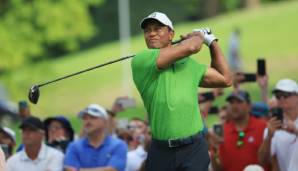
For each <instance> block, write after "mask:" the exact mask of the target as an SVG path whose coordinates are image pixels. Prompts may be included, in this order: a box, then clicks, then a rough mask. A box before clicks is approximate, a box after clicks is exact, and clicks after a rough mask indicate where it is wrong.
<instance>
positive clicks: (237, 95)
mask: <svg viewBox="0 0 298 171" xmlns="http://www.w3.org/2000/svg"><path fill="white" fill-rule="evenodd" d="M232 99H238V100H240V101H243V102H247V103H250V96H249V94H248V92H247V91H244V90H239V91H235V92H232V93H231V94H230V95H229V96H228V97H227V98H226V101H230V100H232Z"/></svg>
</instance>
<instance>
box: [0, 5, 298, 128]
mask: <svg viewBox="0 0 298 171" xmlns="http://www.w3.org/2000/svg"><path fill="white" fill-rule="evenodd" d="M154 11H160V12H164V13H166V14H167V15H168V16H169V18H170V19H171V20H172V21H173V23H174V27H175V34H176V35H175V39H179V36H180V35H181V34H185V33H189V32H191V31H192V30H193V29H195V28H201V27H210V28H212V30H213V32H214V34H215V35H216V36H217V37H218V38H219V43H220V45H221V47H222V50H223V51H224V53H225V54H226V55H227V54H228V46H229V39H230V36H231V34H232V32H233V31H234V30H235V28H237V29H239V30H240V31H241V35H240V39H239V40H240V53H241V58H242V60H243V71H245V72H250V73H255V72H256V70H257V69H256V61H257V59H258V58H264V59H266V62H267V63H266V66H267V74H268V77H269V89H270V91H271V90H272V88H273V86H274V84H275V83H276V82H277V80H279V79H281V78H291V79H294V80H296V81H297V73H298V67H297V64H296V62H297V59H298V34H297V30H298V22H297V21H298V20H297V17H298V1H295V0H162V1H160V0H150V1H145V0H118V1H116V0H109V1H108V0H59V1H57V0H43V1H34V0H0V104H1V105H0V106H1V117H3V116H4V115H6V114H7V113H8V114H9V115H10V116H17V114H18V103H19V101H22V100H27V96H28V90H29V88H30V87H31V86H32V85H34V84H39V83H43V82H46V81H49V80H53V79H55V78H57V77H60V76H64V75H66V74H70V73H73V72H77V71H80V70H82V69H85V68H88V67H91V66H95V65H98V64H101V63H104V62H107V61H110V60H113V59H117V58H119V57H122V56H127V55H130V54H135V53H137V52H138V51H140V50H142V49H145V48H146V46H145V42H144V40H143V35H142V30H141V29H140V26H139V23H140V20H141V19H142V18H144V17H145V16H147V15H148V14H150V13H152V12H154ZM194 59H196V60H197V61H198V62H200V63H203V64H207V65H208V64H209V62H210V57H209V51H208V48H206V47H204V48H203V50H202V51H201V52H200V53H198V54H197V55H195V56H194ZM243 87H244V88H245V89H247V90H248V91H249V92H250V93H251V95H252V98H253V100H255V101H258V100H260V98H261V97H260V95H259V88H258V86H257V84H256V83H249V84H245V85H243ZM40 91H41V96H40V99H39V102H38V104H37V105H33V104H29V106H30V110H31V113H32V114H34V115H36V116H39V117H41V118H45V117H49V116H54V115H65V116H67V117H69V118H71V121H72V123H73V124H74V127H75V129H76V130H79V128H76V125H78V124H77V122H79V121H78V120H77V113H78V111H79V110H81V109H82V108H84V107H85V106H87V105H89V104H90V103H98V104H101V105H103V106H105V107H106V108H111V106H112V104H113V102H114V100H115V99H116V98H117V97H119V96H129V97H133V98H135V99H136V104H137V105H136V107H135V108H129V109H127V110H125V111H124V112H121V113H120V114H119V116H118V117H119V118H130V117H133V116H138V117H141V118H144V117H145V116H146V115H145V114H146V111H145V109H144V107H143V104H142V101H141V99H140V96H139V94H138V92H137V90H136V88H135V86H134V85H133V83H132V77H131V73H130V60H126V61H122V62H120V63H116V64H113V65H109V66H107V67H104V68H100V69H97V70H94V71H90V72H88V73H85V74H82V75H79V76H76V77H72V78H69V79H67V80H63V81H60V82H57V83H55V84H52V85H49V86H45V87H43V88H41V89H40ZM201 91H202V92H204V91H208V90H204V89H203V90H201ZM229 91H231V88H230V89H225V91H224V92H225V93H226V92H229ZM27 101H28V100H27ZM223 101H224V97H220V98H218V99H216V101H215V104H216V105H217V106H221V105H222V104H223ZM28 103H29V102H28ZM2 109H3V111H2ZM9 118H10V119H9ZM9 118H8V119H3V120H2V123H1V124H2V125H13V126H14V125H17V124H16V123H17V122H15V121H14V119H13V118H14V117H9ZM209 122H212V118H211V121H209Z"/></svg>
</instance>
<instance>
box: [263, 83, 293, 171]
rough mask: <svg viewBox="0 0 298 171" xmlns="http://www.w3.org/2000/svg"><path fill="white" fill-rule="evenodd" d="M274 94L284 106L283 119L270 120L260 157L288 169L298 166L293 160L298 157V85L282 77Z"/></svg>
mask: <svg viewBox="0 0 298 171" xmlns="http://www.w3.org/2000/svg"><path fill="white" fill-rule="evenodd" d="M273 94H274V96H275V98H276V99H277V105H278V106H279V107H281V108H282V111H283V120H279V119H278V118H276V117H272V118H271V119H270V120H269V121H268V127H267V129H266V131H265V132H264V138H265V139H264V142H263V144H262V148H261V150H260V153H259V158H260V161H261V162H262V163H269V162H272V161H273V163H272V165H273V168H274V169H278V170H280V171H287V170H291V169H290V167H291V168H297V167H298V162H297V161H294V160H293V159H295V158H296V159H297V158H298V153H295V152H294V151H295V148H296V147H297V146H298V141H297V136H298V85H297V83H296V82H295V81H294V80H291V79H282V80H280V81H278V82H277V84H276V86H275V88H274V90H273ZM296 151H297V150H296Z"/></svg>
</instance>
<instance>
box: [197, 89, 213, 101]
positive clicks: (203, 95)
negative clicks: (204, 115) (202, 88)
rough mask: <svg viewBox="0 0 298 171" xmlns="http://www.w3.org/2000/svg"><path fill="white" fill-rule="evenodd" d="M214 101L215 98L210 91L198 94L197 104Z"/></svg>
mask: <svg viewBox="0 0 298 171" xmlns="http://www.w3.org/2000/svg"><path fill="white" fill-rule="evenodd" d="M214 99H215V96H214V93H213V92H212V91H210V92H205V93H201V94H199V103H204V102H207V101H213V100H214Z"/></svg>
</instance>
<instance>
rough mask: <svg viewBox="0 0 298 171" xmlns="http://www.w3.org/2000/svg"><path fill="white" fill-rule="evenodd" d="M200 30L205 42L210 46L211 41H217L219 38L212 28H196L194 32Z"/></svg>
mask: <svg viewBox="0 0 298 171" xmlns="http://www.w3.org/2000/svg"><path fill="white" fill-rule="evenodd" d="M197 32H200V33H202V34H203V35H204V43H205V45H207V46H208V47H209V46H210V45H211V43H212V42H213V41H214V40H215V41H217V40H218V39H217V38H216V37H215V36H214V35H213V34H212V32H211V29H210V28H200V29H194V30H193V33H197Z"/></svg>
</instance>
